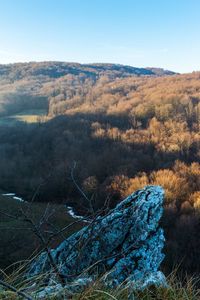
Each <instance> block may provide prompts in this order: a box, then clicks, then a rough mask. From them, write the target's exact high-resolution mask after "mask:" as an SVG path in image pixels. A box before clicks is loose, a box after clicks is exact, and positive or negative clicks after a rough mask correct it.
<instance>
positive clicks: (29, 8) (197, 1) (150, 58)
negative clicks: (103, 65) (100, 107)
mask: <svg viewBox="0 0 200 300" xmlns="http://www.w3.org/2000/svg"><path fill="white" fill-rule="evenodd" d="M44 60H45V61H46V60H58V61H70V62H72V61H73V62H81V63H92V62H110V63H121V64H127V65H132V66H136V67H147V66H149V67H152V66H153V67H163V68H165V69H170V70H174V71H177V72H190V71H194V70H200V0H0V63H11V62H19V61H20V62H21V61H44Z"/></svg>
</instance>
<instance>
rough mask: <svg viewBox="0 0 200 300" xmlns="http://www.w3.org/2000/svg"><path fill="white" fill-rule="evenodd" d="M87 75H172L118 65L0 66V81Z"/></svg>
mask: <svg viewBox="0 0 200 300" xmlns="http://www.w3.org/2000/svg"><path fill="white" fill-rule="evenodd" d="M69 74H70V75H83V74H84V75H87V76H90V77H98V76H100V75H102V74H104V75H105V74H107V75H110V76H112V77H125V76H132V75H151V76H155V75H157V76H163V75H173V74H175V73H174V72H172V71H168V70H164V69H161V68H135V67H131V66H125V65H119V64H106V63H104V64H103V63H97V64H79V63H67V62H38V63H36V62H30V63H15V64H8V65H0V80H2V79H6V80H7V79H10V80H14V81H16V80H20V79H25V78H30V77H34V76H42V77H48V78H59V77H62V76H65V75H69Z"/></svg>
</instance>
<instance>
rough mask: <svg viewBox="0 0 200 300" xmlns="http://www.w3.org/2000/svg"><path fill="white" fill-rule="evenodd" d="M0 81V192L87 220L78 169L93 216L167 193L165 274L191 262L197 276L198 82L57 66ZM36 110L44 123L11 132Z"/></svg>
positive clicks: (17, 71)
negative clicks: (139, 194)
mask: <svg viewBox="0 0 200 300" xmlns="http://www.w3.org/2000/svg"><path fill="white" fill-rule="evenodd" d="M0 72H1V75H0V166H1V167H0V188H1V189H2V190H4V191H7V192H13V193H16V194H17V195H18V196H21V197H23V198H24V199H26V200H30V199H32V197H33V195H34V199H35V201H42V202H57V203H58V202H60V203H65V204H67V205H70V206H73V207H74V208H75V209H76V210H78V212H79V213H82V214H83V213H88V209H90V204H88V202H87V201H85V198H84V197H82V194H80V192H79V191H78V190H77V188H76V187H75V185H74V182H73V180H72V177H71V171H72V168H73V166H74V162H76V169H75V170H74V174H73V175H74V178H75V180H76V182H77V184H78V185H79V186H80V187H81V188H82V190H83V191H84V193H85V194H87V196H88V197H89V198H90V199H91V202H92V207H93V209H94V210H98V209H99V208H101V207H102V206H103V205H104V202H105V199H107V200H108V202H109V204H110V206H115V204H116V203H117V202H118V201H120V199H123V198H124V197H125V196H127V195H128V194H130V193H131V192H133V191H135V190H137V189H139V188H142V187H144V186H146V185H149V184H150V185H151V184H155V185H161V186H163V188H164V189H165V204H164V206H165V214H164V218H163V223H164V224H163V226H164V228H165V230H166V235H167V244H166V249H167V250H166V252H167V253H168V254H167V260H166V264H167V266H168V267H169V266H172V265H173V266H174V265H179V264H180V263H182V260H183V257H184V266H183V267H184V268H185V269H186V270H187V271H189V272H190V271H192V272H193V271H197V272H200V269H199V266H200V254H199V249H200V247H199V239H197V238H196V236H197V235H199V232H200V228H199V211H200V164H199V162H200V73H198V72H197V73H191V74H184V75H178V74H174V73H170V72H165V71H163V70H160V69H135V68H132V67H127V66H119V65H108V64H104V65H103V64H97V65H80V64H67V63H53V62H52V63H29V64H14V65H5V66H1V67H0ZM161 75H163V76H161ZM33 109H34V110H35V111H37V112H39V111H41V110H43V111H44V115H43V116H42V117H41V118H40V122H36V123H34V124H27V123H25V122H13V123H12V124H13V125H12V126H10V125H9V126H8V124H10V120H13V119H14V117H13V115H15V116H16V115H17V114H18V115H20V113H22V112H24V111H26V114H28V112H29V113H30V111H31V110H33ZM38 114H39V113H38ZM20 117H21V115H20ZM36 191H37V192H36ZM186 233H187V234H186ZM191 237H194V238H191Z"/></svg>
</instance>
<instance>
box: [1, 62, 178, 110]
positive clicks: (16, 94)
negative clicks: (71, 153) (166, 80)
mask: <svg viewBox="0 0 200 300" xmlns="http://www.w3.org/2000/svg"><path fill="white" fill-rule="evenodd" d="M172 74H174V73H173V72H171V71H166V70H163V69H151V68H146V69H144V68H134V67H130V66H123V65H116V64H87V65H86V64H85V65H82V64H78V63H65V62H41V63H34V62H32V63H17V64H9V65H0V115H7V114H12V113H17V112H20V111H21V110H22V109H25V110H26V109H35V108H36V109H41V108H42V109H43V108H46V109H48V102H49V101H50V99H51V97H55V99H56V100H55V101H63V100H67V99H69V98H70V99H71V98H72V97H73V96H74V95H85V94H86V93H87V92H88V89H89V88H90V87H91V86H93V85H94V84H95V83H96V82H97V81H98V80H99V78H101V77H102V76H106V77H108V78H109V79H110V80H115V79H116V78H124V77H129V76H163V75H172Z"/></svg>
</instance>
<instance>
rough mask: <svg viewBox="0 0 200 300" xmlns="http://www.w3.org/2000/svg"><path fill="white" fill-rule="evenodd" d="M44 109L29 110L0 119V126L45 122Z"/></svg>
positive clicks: (45, 112)
mask: <svg viewBox="0 0 200 300" xmlns="http://www.w3.org/2000/svg"><path fill="white" fill-rule="evenodd" d="M46 114H47V111H46V110H45V109H30V110H26V111H23V112H20V113H17V114H14V115H9V116H3V117H0V125H3V126H13V125H16V124H17V123H18V122H25V123H37V122H44V121H46V120H47V116H46Z"/></svg>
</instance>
